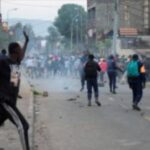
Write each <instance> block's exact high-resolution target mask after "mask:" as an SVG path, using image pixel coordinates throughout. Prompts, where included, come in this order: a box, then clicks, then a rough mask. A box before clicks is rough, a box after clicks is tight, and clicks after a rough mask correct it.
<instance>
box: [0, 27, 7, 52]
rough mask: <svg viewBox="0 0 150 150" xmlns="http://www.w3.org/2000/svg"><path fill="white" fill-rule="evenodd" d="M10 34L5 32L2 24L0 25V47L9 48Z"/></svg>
mask: <svg viewBox="0 0 150 150" xmlns="http://www.w3.org/2000/svg"><path fill="white" fill-rule="evenodd" d="M8 39H9V34H8V32H4V31H3V28H2V26H0V49H3V48H5V49H7V45H8Z"/></svg>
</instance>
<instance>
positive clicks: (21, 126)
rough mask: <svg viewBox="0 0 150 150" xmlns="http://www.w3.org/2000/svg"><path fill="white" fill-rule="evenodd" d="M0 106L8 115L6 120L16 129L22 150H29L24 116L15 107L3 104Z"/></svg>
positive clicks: (26, 124)
mask: <svg viewBox="0 0 150 150" xmlns="http://www.w3.org/2000/svg"><path fill="white" fill-rule="evenodd" d="M2 105H3V107H4V109H5V110H6V112H7V114H8V118H9V119H10V121H11V122H12V123H13V124H14V125H15V126H16V127H17V129H18V132H19V135H20V140H21V143H22V148H23V150H30V147H29V139H28V138H29V137H28V129H29V125H28V123H27V121H26V120H25V118H24V116H23V115H22V114H21V113H20V112H19V110H18V109H17V108H16V107H15V106H13V107H12V106H10V105H8V104H6V103H3V104H2Z"/></svg>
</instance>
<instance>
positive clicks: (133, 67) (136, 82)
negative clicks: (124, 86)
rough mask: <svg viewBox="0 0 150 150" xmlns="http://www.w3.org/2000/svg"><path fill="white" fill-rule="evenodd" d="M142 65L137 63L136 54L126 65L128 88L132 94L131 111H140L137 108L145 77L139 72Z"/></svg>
mask: <svg viewBox="0 0 150 150" xmlns="http://www.w3.org/2000/svg"><path fill="white" fill-rule="evenodd" d="M142 66H143V64H142V63H141V62H140V61H139V57H138V55H137V54H134V55H133V56H132V60H131V61H130V62H129V63H128V65H127V78H128V84H129V87H130V88H131V89H132V94H133V105H132V107H133V110H137V111H140V110H141V108H140V107H139V106H138V105H139V103H140V101H141V99H142V96H143V88H144V87H145V82H146V80H145V77H143V73H142V72H141V70H142Z"/></svg>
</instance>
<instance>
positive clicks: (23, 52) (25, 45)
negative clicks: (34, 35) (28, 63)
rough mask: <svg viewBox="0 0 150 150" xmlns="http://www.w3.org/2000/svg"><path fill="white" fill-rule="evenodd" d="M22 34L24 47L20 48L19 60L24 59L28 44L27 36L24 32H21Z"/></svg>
mask: <svg viewBox="0 0 150 150" xmlns="http://www.w3.org/2000/svg"><path fill="white" fill-rule="evenodd" d="M23 34H24V37H25V42H24V45H23V47H22V55H21V60H22V59H23V58H24V56H25V53H26V49H27V45H28V42H29V37H28V35H27V33H26V32H25V31H23Z"/></svg>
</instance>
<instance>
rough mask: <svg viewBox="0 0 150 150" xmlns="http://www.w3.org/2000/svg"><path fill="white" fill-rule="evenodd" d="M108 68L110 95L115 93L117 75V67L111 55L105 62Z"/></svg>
mask: <svg viewBox="0 0 150 150" xmlns="http://www.w3.org/2000/svg"><path fill="white" fill-rule="evenodd" d="M107 64H108V68H107V73H108V78H109V88H110V92H111V93H114V94H115V93H116V75H117V65H116V62H115V59H114V56H113V55H111V56H109V58H108V61H107Z"/></svg>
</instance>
